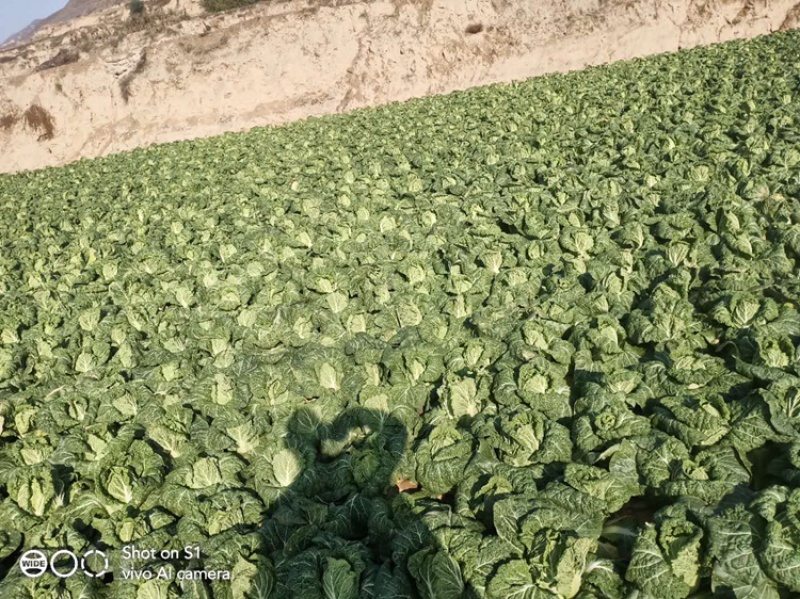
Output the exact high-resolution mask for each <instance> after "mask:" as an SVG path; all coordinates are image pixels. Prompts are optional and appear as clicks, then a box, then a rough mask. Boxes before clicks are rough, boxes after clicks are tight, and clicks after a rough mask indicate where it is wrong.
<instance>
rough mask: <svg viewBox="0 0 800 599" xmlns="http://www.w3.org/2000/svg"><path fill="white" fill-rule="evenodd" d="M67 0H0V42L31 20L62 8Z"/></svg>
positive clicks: (23, 27) (28, 23) (46, 15)
mask: <svg viewBox="0 0 800 599" xmlns="http://www.w3.org/2000/svg"><path fill="white" fill-rule="evenodd" d="M66 4H67V0H0V44H1V43H3V42H4V41H5V40H6V39H7V38H8V37H10V36H12V35H14V34H15V33H17V32H18V31H19V30H20V29H25V27H27V26H28V25H30V24H31V21H34V20H36V19H41V18H43V17H48V16H50V15H52V14H53V13H54V12H56V11H57V10H59V9H61V8H64V6H65V5H66Z"/></svg>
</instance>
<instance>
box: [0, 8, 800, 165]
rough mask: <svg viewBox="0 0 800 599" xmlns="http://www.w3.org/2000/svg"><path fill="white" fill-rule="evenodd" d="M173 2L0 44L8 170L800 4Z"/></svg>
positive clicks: (617, 55)
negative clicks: (152, 11)
mask: <svg viewBox="0 0 800 599" xmlns="http://www.w3.org/2000/svg"><path fill="white" fill-rule="evenodd" d="M167 8H172V9H174V12H173V13H165V16H164V17H163V18H162V19H161V20H160V21H159V22H158V23H155V24H151V25H149V26H147V27H142V28H139V30H136V28H135V27H132V28H129V29H130V31H129V33H128V34H127V35H125V36H124V37H123V36H120V35H118V34H113V35H112V34H109V33H108V31H105V33H104V30H103V27H104V25H103V23H104V22H106V23H107V22H108V21H107V19H108V15H106V16H105V17H103V16H102V15H100V16H95V20H94V21H93V20H92V19H91V18H88V19H87V18H84V19H83V20H82V21H81V22H80V23H74V24H73V25H72V27H69V26H67V27H63V26H62V28H61V29H60V30H59V31H55V30H53V31H50V32H49V33H48V34H47V36H40V37H39V39H38V40H37V41H34V42H33V43H31V44H29V45H26V46H24V47H21V48H16V49H12V50H7V51H2V52H0V172H14V171H18V170H26V169H35V168H42V167H45V166H51V165H60V164H65V163H69V162H72V161H74V160H77V159H80V158H86V157H96V156H102V155H105V154H110V153H115V152H120V151H124V150H129V149H133V148H136V147H140V146H146V145H149V144H152V143H163V142H169V141H175V140H180V139H190V138H197V137H204V136H210V135H215V134H218V133H222V132H227V131H239V130H245V129H249V128H251V127H255V126H261V125H267V124H275V123H281V122H286V121H290V120H294V119H299V118H303V117H306V116H310V115H321V114H326V113H333V112H340V111H346V110H350V109H353V108H357V107H363V106H369V105H376V104H383V103H386V102H392V101H397V100H405V99H408V98H412V97H419V96H425V95H430V94H439V93H447V92H450V91H454V90H458V89H465V88H468V87H473V86H477V85H484V84H489V83H495V82H501V81H511V80H518V79H524V78H527V77H531V76H535V75H540V74H544V73H548V72H555V71H568V70H574V69H581V68H584V67H586V66H588V65H597V64H602V63H606V62H612V61H616V60H624V59H629V58H634V57H639V56H646V55H651V54H657V53H661V52H669V51H675V50H678V49H679V48H689V47H695V46H698V45H706V44H711V43H716V42H720V41H727V40H731V39H734V38H750V37H754V36H757V35H761V34H767V33H770V32H773V31H777V30H779V29H788V28H793V27H796V26H797V25H798V21H799V20H800V3H798V1H797V0H728V1H723V0H708V1H699V0H627V1H626V0H555V1H553V2H547V3H538V2H537V3H534V2H520V1H516V0H513V1H512V0H458V1H454V0H391V1H365V2H348V3H344V2H338V3H336V4H335V5H334V4H331V3H328V5H326V6H319V2H318V1H317V2H309V1H307V0H290V1H289V2H278V3H270V4H259V5H256V6H255V7H253V8H251V9H247V10H242V11H238V12H235V13H230V14H224V15H216V16H204V15H202V14H199V12H200V11H198V10H197V5H196V2H195V1H194V0H172V2H171V4H170V5H169V6H168V7H167ZM123 13H124V10H123V9H119V11H118V12H117V13H115V15H116V16H117V17H118V18H120V19H122V18H123V17H124V14H123ZM179 15H180V16H179ZM104 18H105V19H106V21H103V19H104ZM56 34H58V35H56ZM48 36H49V37H48ZM104 36H105V37H104ZM59 55H60V58H59ZM47 61H50V62H49V63H47V64H44V67H43V66H42V65H43V63H46V62H47ZM48 67H49V68H48Z"/></svg>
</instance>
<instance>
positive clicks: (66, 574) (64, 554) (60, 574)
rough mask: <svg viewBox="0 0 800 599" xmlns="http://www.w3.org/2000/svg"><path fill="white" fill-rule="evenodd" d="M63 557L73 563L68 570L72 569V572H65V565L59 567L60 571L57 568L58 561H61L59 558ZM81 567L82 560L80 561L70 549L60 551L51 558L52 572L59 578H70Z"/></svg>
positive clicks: (68, 565)
mask: <svg viewBox="0 0 800 599" xmlns="http://www.w3.org/2000/svg"><path fill="white" fill-rule="evenodd" d="M61 557H65V558H68V560H69V561H70V562H71V563H68V564H67V566H66V568H70V567H71V568H72V569H71V570H67V571H66V572H64V571H63V569H65V567H64V566H63V565H61V566H59V569H57V568H56V561H59V558H61ZM79 565H80V560H79V559H78V556H77V555H75V554H74V553H72V551H70V550H68V549H60V550H59V551H56V552H55V553H54V554H53V555H52V557H51V558H50V571H51V572H52V573H53V574H55V575H56V576H58V577H59V578H69V577H70V576H74V575H75V572H77V571H78V566H79Z"/></svg>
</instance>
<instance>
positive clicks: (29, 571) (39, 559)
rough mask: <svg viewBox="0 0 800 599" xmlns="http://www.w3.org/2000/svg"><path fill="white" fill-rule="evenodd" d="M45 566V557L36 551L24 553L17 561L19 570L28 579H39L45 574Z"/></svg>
mask: <svg viewBox="0 0 800 599" xmlns="http://www.w3.org/2000/svg"><path fill="white" fill-rule="evenodd" d="M47 566H48V563H47V556H46V555H45V554H44V553H42V552H41V551H38V550H36V549H31V550H30V551H26V552H25V553H23V554H22V557H21V558H20V560H19V569H20V570H21V571H22V574H23V575H24V576H27V577H28V578H39V577H40V576H41V575H42V574H44V573H45V572H47Z"/></svg>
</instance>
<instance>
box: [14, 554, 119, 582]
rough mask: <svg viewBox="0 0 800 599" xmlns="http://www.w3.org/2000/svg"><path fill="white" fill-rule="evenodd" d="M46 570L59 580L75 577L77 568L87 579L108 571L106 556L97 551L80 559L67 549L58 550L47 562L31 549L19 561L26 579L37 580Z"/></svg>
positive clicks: (43, 556) (44, 557)
mask: <svg viewBox="0 0 800 599" xmlns="http://www.w3.org/2000/svg"><path fill="white" fill-rule="evenodd" d="M98 566H99V569H98ZM48 568H49V569H50V572H52V573H53V574H54V575H56V576H58V577H59V578H70V577H72V576H75V574H76V573H77V572H78V569H79V568H80V570H81V571H82V572H83V573H84V574H85V575H86V576H88V577H89V578H100V577H102V576H104V575H105V574H106V573H107V572H109V570H110V566H109V563H108V556H107V555H106V554H105V553H103V552H102V551H98V550H97V549H91V550H89V551H87V552H86V553H84V554H83V557H81V558H79V557H78V556H77V555H75V553H73V552H72V551H69V550H68V549H60V550H58V551H56V552H55V553H54V554H53V555H52V556H50V559H49V560H48V559H47V556H46V555H45V554H44V553H43V552H41V551H39V550H38V549H31V550H30V551H26V552H25V553H24V554H23V555H22V557H21V558H20V560H19V569H20V571H21V572H22V574H23V575H24V576H27V577H28V578H39V577H40V576H42V575H43V574H44V573H45V572H46V571H47V570H48Z"/></svg>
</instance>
